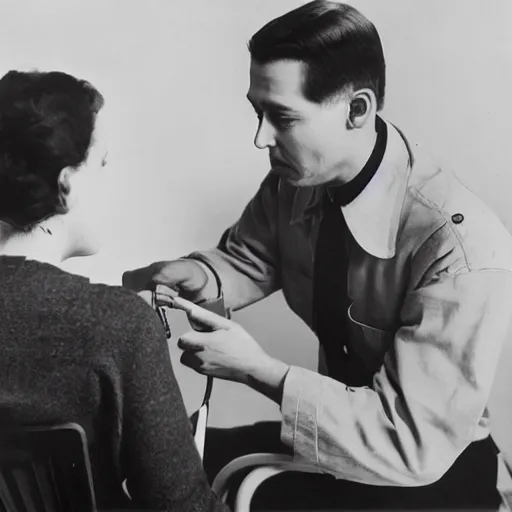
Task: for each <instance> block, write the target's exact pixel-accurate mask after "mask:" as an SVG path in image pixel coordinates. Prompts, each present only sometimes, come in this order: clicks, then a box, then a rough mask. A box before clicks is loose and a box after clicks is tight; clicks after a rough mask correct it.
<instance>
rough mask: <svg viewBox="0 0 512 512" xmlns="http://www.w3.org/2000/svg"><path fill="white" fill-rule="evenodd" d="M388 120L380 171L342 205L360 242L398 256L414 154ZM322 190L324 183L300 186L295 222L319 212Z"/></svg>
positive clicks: (380, 253) (380, 254) (381, 254)
mask: <svg viewBox="0 0 512 512" xmlns="http://www.w3.org/2000/svg"><path fill="white" fill-rule="evenodd" d="M386 124H387V128H388V130H387V131H388V140H387V145H386V151H385V152H384V156H383V158H382V162H381V164H380V166H379V168H378V171H377V173H376V174H375V176H373V178H372V179H371V181H370V182H369V183H368V184H367V185H366V187H365V189H364V190H363V191H362V192H361V193H360V194H359V195H358V196H357V197H356V198H355V199H354V200H353V201H352V202H350V203H349V204H348V205H346V206H341V209H342V211H343V214H344V216H345V220H346V222H347V225H348V227H349V229H350V232H351V233H352V235H353V237H354V238H355V240H356V241H357V243H358V244H359V245H360V246H361V247H362V248H363V249H364V250H365V251H366V252H367V253H369V254H371V255H373V256H375V257H377V258H382V259H389V258H393V257H394V256H395V252H396V240H397V236H398V228H399V225H400V215H401V212H402V206H403V203H404V199H405V192H406V189H407V182H408V179H409V174H410V163H411V154H410V152H409V149H408V146H407V143H406V141H405V140H404V138H403V136H402V135H401V134H400V132H399V131H398V130H397V129H396V128H395V127H394V126H393V125H391V124H390V123H386ZM323 191H324V188H323V187H304V188H298V189H297V191H296V193H295V197H294V202H293V207H292V217H291V223H292V224H293V223H295V222H299V221H302V220H304V219H306V218H307V217H311V216H313V215H315V213H317V212H318V208H319V207H320V203H321V199H322V195H323Z"/></svg>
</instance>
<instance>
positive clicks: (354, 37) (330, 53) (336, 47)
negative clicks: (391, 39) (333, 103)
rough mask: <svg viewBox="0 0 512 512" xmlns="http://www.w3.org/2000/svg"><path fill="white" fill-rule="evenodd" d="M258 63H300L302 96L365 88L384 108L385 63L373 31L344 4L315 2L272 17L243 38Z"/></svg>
mask: <svg viewBox="0 0 512 512" xmlns="http://www.w3.org/2000/svg"><path fill="white" fill-rule="evenodd" d="M248 46H249V52H250V53H251V57H252V59H253V60H254V61H255V62H257V63H259V64H268V63H270V62H275V61H277V60H298V61H301V62H303V63H304V64H305V66H306V75H305V79H304V84H303V94H304V97H305V98H306V99H308V100H310V101H314V102H316V103H322V102H324V101H326V100H329V99H331V98H333V97H335V96H336V95H337V94H339V93H340V92H344V91H345V90H346V88H347V87H349V86H352V87H353V88H354V89H361V88H366V87H367V88H369V89H371V90H372V91H373V92H374V93H375V96H376V97H377V108H378V109H379V110H380V109H381V108H382V107H383V106H384V92H385V84H386V64H385V60H384V52H383V50H382V44H381V41H380V37H379V34H378V32H377V29H376V28H375V26H374V25H373V23H371V22H370V21H369V20H368V19H367V18H365V17H364V16H363V15H362V14H361V13H360V12H359V11H357V10H356V9H354V8H353V7H351V6H350V5H346V4H340V3H337V2H327V1H324V0H315V1H313V2H309V3H307V4H305V5H302V6H300V7H298V8H297V9H294V10H293V11H290V12H288V13H286V14H284V15H283V16H280V17H279V18H276V19H274V20H272V21H271V22H269V23H267V24H266V25H265V26H264V27H263V28H261V29H260V30H259V31H258V32H257V33H256V34H254V36H253V37H252V39H251V40H250V41H249V45H248Z"/></svg>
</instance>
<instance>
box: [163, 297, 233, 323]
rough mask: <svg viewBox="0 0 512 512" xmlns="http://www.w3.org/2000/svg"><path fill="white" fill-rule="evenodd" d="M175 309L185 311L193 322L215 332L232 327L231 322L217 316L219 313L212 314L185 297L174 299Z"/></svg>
mask: <svg viewBox="0 0 512 512" xmlns="http://www.w3.org/2000/svg"><path fill="white" fill-rule="evenodd" d="M173 307H174V308H175V309H181V310H182V311H185V312H186V313H187V315H188V316H189V318H190V319H191V320H193V321H194V322H197V323H199V324H202V325H204V326H206V327H209V328H210V329H211V330H214V331H216V330H218V329H229V328H230V327H231V325H232V322H231V320H228V319H227V318H224V317H223V316H220V315H217V313H212V312H211V311H208V310H207V309H205V308H202V307H200V306H198V305H196V304H194V303H193V302H190V301H189V300H187V299H184V298H183V297H174V299H173Z"/></svg>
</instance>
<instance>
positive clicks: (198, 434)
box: [151, 291, 213, 459]
mask: <svg viewBox="0 0 512 512" xmlns="http://www.w3.org/2000/svg"><path fill="white" fill-rule="evenodd" d="M151 305H152V307H153V309H155V311H156V312H157V314H158V317H159V318H160V321H161V322H162V324H163V326H164V329H165V337H166V338H167V339H170V338H171V335H172V333H171V328H170V326H169V322H168V321H167V315H166V314H165V310H164V306H159V305H157V302H156V291H152V293H151ZM212 389H213V377H210V376H207V377H206V390H205V392H204V397H203V402H202V403H201V407H199V409H198V410H197V411H196V412H195V413H194V415H195V414H197V421H196V425H195V431H194V440H195V443H196V447H197V450H198V451H199V455H200V456H201V459H203V457H204V445H205V438H206V426H207V424H208V414H209V412H210V397H211V394H212ZM194 415H192V416H194Z"/></svg>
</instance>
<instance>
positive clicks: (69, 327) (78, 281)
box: [0, 71, 224, 511]
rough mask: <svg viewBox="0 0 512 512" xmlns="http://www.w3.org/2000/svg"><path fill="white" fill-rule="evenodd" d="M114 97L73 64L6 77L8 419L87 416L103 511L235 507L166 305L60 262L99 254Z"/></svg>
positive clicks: (4, 397)
mask: <svg viewBox="0 0 512 512" xmlns="http://www.w3.org/2000/svg"><path fill="white" fill-rule="evenodd" d="M102 105H103V98H102V96H101V95H100V94H99V93H98V92H97V91H96V90H95V89H94V88H93V87H92V86H91V85H90V84H89V83H87V82H85V81H83V80H77V79H76V78H74V77H72V76H69V75H67V74H64V73H59V72H51V73H40V72H31V73H21V72H16V71H11V72H9V73H7V74H6V75H5V76H4V77H3V78H2V79H0V303H1V307H0V426H6V425H7V426H13V425H21V424H24V425H41V424H56V423H63V422H76V423H79V424H80V425H82V426H83V427H84V429H85V430H86V433H87V437H88V440H89V441H90V456H91V462H92V468H93V476H94V484H95V491H96V494H97V500H98V507H99V508H100V509H102V510H105V509H110V508H117V509H123V508H132V507H134V508H136V509H139V510H140V509H144V510H149V509H152V510H171V509H172V510H194V511H201V510H223V509H224V506H223V505H222V503H221V502H220V500H218V499H217V497H216V496H215V495H214V493H213V492H212V491H211V490H210V488H209V485H208V482H207V479H206V476H205V474H204V473H203V469H202V466H201V460H200V457H199V454H198V452H197V450H196V447H195V445H194V440H193V437H192V431H191V425H190V422H189V419H188V417H187V414H186V411H185V407H184V404H183V401H182V397H181V394H180V390H179V388H178V384H177V382H176V379H175V376H174V374H173V370H172V366H171V362H170V358H169V351H168V346H167V342H166V337H165V333H164V329H163V326H162V325H161V322H160V320H159V318H158V316H157V315H156V313H155V312H154V311H153V309H151V308H150V307H149V306H148V305H147V304H146V303H145V302H144V301H143V300H142V299H141V298H140V297H138V296H137V295H136V294H135V293H133V292H131V291H128V290H126V289H123V288H121V287H114V286H107V285H102V284H91V283H90V282H89V281H88V280H87V279H86V278H83V277H80V276H78V275H74V274H71V273H68V272H65V271H63V270H61V269H59V268H58V265H59V264H60V263H61V262H62V261H63V260H65V259H67V258H71V257H73V256H85V255H91V254H93V253H95V252H96V250H97V247H96V242H95V240H94V231H95V230H94V226H93V220H92V219H94V218H95V217H98V215H97V210H98V208H97V203H98V196H100V195H101V189H102V179H103V177H104V174H103V173H104V172H105V170H104V167H105V165H106V160H105V157H106V148H105V146H104V136H103V123H104V120H103V119H102V117H101V113H100V110H101V107H102ZM98 193H100V194H98ZM125 479H126V482H127V488H128V491H129V493H130V495H131V497H132V502H129V501H127V498H126V496H125V494H124V493H123V490H122V482H123V481H124V480H125Z"/></svg>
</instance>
